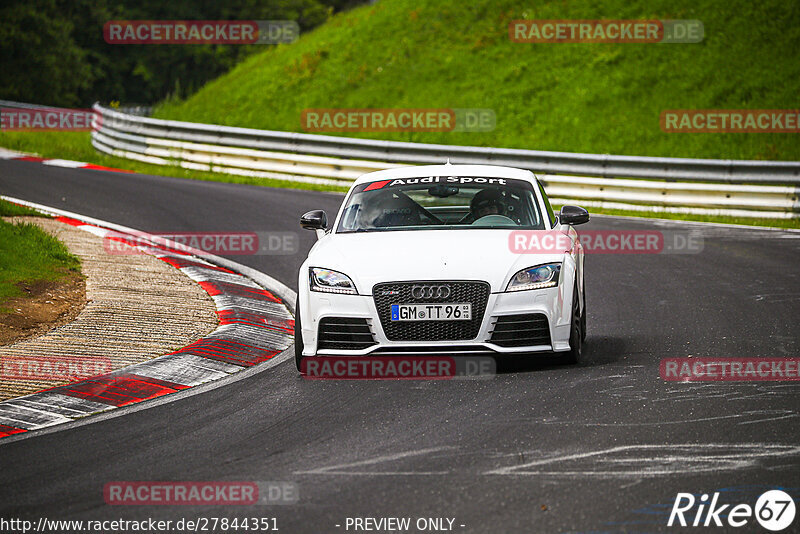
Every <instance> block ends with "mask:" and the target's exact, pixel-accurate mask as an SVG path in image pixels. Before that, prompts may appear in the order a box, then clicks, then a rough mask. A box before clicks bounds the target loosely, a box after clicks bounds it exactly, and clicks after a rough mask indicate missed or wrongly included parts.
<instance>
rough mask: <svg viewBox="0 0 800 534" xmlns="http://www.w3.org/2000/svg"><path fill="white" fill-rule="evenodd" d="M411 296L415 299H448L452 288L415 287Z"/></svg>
mask: <svg viewBox="0 0 800 534" xmlns="http://www.w3.org/2000/svg"><path fill="white" fill-rule="evenodd" d="M411 296H412V297H414V298H415V299H446V298H448V297H449V296H450V286H414V287H412V288H411Z"/></svg>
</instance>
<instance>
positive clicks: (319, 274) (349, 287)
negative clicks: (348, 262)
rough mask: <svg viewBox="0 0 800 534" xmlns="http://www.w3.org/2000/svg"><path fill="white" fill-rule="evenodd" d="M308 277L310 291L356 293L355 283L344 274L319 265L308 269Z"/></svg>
mask: <svg viewBox="0 0 800 534" xmlns="http://www.w3.org/2000/svg"><path fill="white" fill-rule="evenodd" d="M308 278H309V284H310V288H311V291H323V292H325V293H344V294H347V295H356V294H358V292H357V291H356V285H355V284H354V283H353V281H352V280H350V277H349V276H347V275H346V274H342V273H340V272H337V271H331V270H329V269H321V268H319V267H311V268H310V269H309V270H308Z"/></svg>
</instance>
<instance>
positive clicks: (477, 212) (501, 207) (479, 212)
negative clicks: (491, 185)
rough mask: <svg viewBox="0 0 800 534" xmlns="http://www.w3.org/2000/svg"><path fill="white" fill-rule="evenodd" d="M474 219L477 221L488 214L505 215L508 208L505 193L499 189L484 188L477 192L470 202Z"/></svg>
mask: <svg viewBox="0 0 800 534" xmlns="http://www.w3.org/2000/svg"><path fill="white" fill-rule="evenodd" d="M469 210H470V212H471V213H472V218H473V220H475V221H477V220H478V219H480V218H481V217H486V216H487V215H505V214H506V213H505V212H506V208H505V203H504V202H503V195H502V193H500V191H498V190H497V189H482V190H481V191H478V192H477V193H475V196H474V197H472V200H471V201H470V203H469Z"/></svg>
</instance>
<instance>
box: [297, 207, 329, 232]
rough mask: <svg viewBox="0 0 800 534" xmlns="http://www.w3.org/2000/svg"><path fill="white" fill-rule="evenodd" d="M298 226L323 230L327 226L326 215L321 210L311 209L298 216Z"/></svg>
mask: <svg viewBox="0 0 800 534" xmlns="http://www.w3.org/2000/svg"><path fill="white" fill-rule="evenodd" d="M300 226H302V227H303V228H305V229H306V230H325V229H326V228H328V216H327V215H325V212H324V211H322V210H313V211H309V212H308V213H305V214H303V216H302V217H300Z"/></svg>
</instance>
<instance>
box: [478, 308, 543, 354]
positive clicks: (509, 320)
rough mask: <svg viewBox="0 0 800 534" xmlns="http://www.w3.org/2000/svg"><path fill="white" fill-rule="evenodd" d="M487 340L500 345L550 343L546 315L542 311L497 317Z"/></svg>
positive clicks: (517, 345)
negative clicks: (490, 335)
mask: <svg viewBox="0 0 800 534" xmlns="http://www.w3.org/2000/svg"><path fill="white" fill-rule="evenodd" d="M489 342H490V343H494V344H495V345H500V346H501V347H531V346H534V345H550V327H549V325H548V322H547V316H546V315H544V314H542V313H528V314H525V315H504V316H501V317H498V318H497V322H496V323H495V325H494V330H492V337H491V338H490V339H489Z"/></svg>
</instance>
